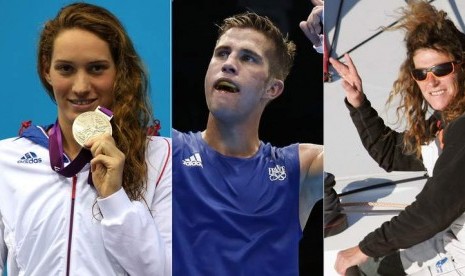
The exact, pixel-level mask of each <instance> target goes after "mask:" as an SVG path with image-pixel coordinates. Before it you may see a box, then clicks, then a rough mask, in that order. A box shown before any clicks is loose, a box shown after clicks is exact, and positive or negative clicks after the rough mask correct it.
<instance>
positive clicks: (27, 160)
mask: <svg viewBox="0 0 465 276" xmlns="http://www.w3.org/2000/svg"><path fill="white" fill-rule="evenodd" d="M21 163H24V164H35V163H42V158H39V157H37V154H35V153H34V152H32V151H30V152H28V153H26V154H24V155H23V157H21V159H19V160H18V164H21Z"/></svg>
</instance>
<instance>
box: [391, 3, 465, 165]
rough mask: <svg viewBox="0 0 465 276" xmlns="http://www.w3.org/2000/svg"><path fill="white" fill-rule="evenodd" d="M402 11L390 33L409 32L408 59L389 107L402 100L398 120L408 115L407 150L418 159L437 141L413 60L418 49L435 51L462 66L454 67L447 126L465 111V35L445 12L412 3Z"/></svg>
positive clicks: (446, 114) (446, 111)
mask: <svg viewBox="0 0 465 276" xmlns="http://www.w3.org/2000/svg"><path fill="white" fill-rule="evenodd" d="M399 11H400V12H401V14H402V16H401V17H400V19H399V21H398V24H396V25H395V26H393V27H391V29H404V30H405V31H406V33H405V38H404V41H405V44H406V48H407V57H406V59H405V61H404V62H403V64H402V65H401V67H400V70H399V75H398V78H397V80H396V81H395V82H394V84H393V87H392V90H391V93H390V95H389V99H388V103H391V102H392V101H393V99H394V98H395V97H396V96H400V99H401V102H400V105H399V106H398V108H397V115H398V117H399V118H400V116H401V115H400V114H403V115H405V117H406V124H407V125H406V131H405V135H404V141H403V143H404V150H405V152H406V153H410V154H416V156H418V157H419V156H420V155H421V145H423V144H425V143H427V142H429V141H430V140H431V139H432V138H433V137H434V136H432V135H431V134H432V129H433V127H434V126H433V125H428V123H427V119H428V118H427V114H428V110H429V105H428V103H427V102H426V100H425V99H424V98H423V96H422V93H421V91H420V88H419V87H418V85H417V83H416V82H415V80H414V79H413V77H412V76H411V70H412V69H413V68H415V66H414V63H413V56H414V55H415V53H416V51H417V50H419V49H432V50H435V51H438V52H441V53H444V54H447V55H449V56H450V58H451V59H452V60H454V61H457V62H459V64H460V65H455V66H456V68H455V74H456V80H457V81H456V84H455V85H456V88H457V94H456V95H455V98H454V99H453V100H452V101H451V102H450V103H449V105H448V106H447V108H446V110H443V112H442V120H444V122H446V123H448V122H450V121H451V120H453V119H455V118H457V117H458V116H460V115H461V114H462V113H463V112H464V111H465V97H464V93H465V89H464V88H465V85H464V79H465V73H464V63H463V59H464V56H463V51H464V49H465V35H464V34H463V33H462V32H460V31H459V30H458V29H457V28H456V27H455V25H454V23H453V22H452V21H451V20H450V19H449V18H448V16H447V13H446V12H444V11H442V10H437V9H436V8H435V7H434V6H432V5H431V4H429V3H427V2H426V1H422V0H415V1H409V3H408V5H407V6H406V7H403V8H401V9H400V10H399ZM433 134H434V133H433Z"/></svg>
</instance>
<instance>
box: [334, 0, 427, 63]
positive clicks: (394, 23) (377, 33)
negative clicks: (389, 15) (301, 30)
mask: <svg viewBox="0 0 465 276" xmlns="http://www.w3.org/2000/svg"><path fill="white" fill-rule="evenodd" d="M434 1H435V0H430V1H428V3H431V2H434ZM337 20H338V21H339V17H338V18H337ZM398 22H399V20H396V21H394V22H393V23H391V24H389V25H388V26H387V27H386V28H383V29H382V30H380V31H378V32H376V33H375V34H373V35H371V36H370V37H368V38H367V39H365V40H363V41H362V42H360V43H359V44H357V45H355V46H354V47H352V48H351V49H350V50H348V51H346V52H345V53H344V54H349V53H351V52H353V51H354V50H356V49H358V48H359V47H360V46H362V45H363V44H365V43H367V42H368V41H370V40H372V39H373V38H375V37H377V36H378V35H380V34H381V33H383V32H384V31H385V30H386V29H388V28H390V27H392V26H394V25H396V24H397V23H398ZM338 24H339V22H338ZM333 38H334V37H333ZM344 54H342V55H340V56H338V57H337V60H339V59H341V58H342V57H343V56H344Z"/></svg>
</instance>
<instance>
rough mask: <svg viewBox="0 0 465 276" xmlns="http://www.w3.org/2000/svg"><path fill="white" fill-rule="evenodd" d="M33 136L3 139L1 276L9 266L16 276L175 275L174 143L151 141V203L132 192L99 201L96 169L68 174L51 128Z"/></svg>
mask: <svg viewBox="0 0 465 276" xmlns="http://www.w3.org/2000/svg"><path fill="white" fill-rule="evenodd" d="M26 131H27V133H28V135H29V138H10V139H5V140H2V141H0V257H1V263H0V272H2V271H3V270H4V268H5V267H4V263H5V262H6V263H7V269H8V271H7V272H8V276H15V275H27V276H35V275H37V276H39V275H40V276H43V275H80V276H81V275H137V276H139V275H151V276H152V275H171V139H170V138H163V137H149V138H148V139H149V140H150V141H149V143H148V145H149V146H148V151H147V164H148V176H149V177H148V185H147V192H146V196H145V201H146V203H145V202H139V201H130V200H129V198H128V196H127V194H126V193H125V191H124V189H121V190H119V191H118V192H116V193H115V194H113V195H111V196H109V197H107V198H104V199H100V198H98V199H97V196H98V195H97V193H96V190H95V188H93V187H92V186H91V185H89V184H88V182H87V180H88V173H89V164H87V165H86V166H85V167H84V168H83V169H82V170H81V172H79V173H78V174H77V175H76V176H74V177H71V178H66V177H64V176H61V175H60V174H58V173H56V172H54V171H53V170H52V169H51V167H50V158H49V151H48V148H47V144H48V136H46V135H45V132H44V131H43V129H42V128H40V127H35V126H31V127H29V128H28V129H26ZM65 165H67V164H65ZM147 206H149V207H147ZM149 208H150V211H151V212H150V211H149ZM99 211H100V212H101V214H100V213H99ZM0 275H1V273H0Z"/></svg>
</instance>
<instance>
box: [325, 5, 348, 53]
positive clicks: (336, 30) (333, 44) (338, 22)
mask: <svg viewBox="0 0 465 276" xmlns="http://www.w3.org/2000/svg"><path fill="white" fill-rule="evenodd" d="M343 2H344V0H340V1H339V8H338V10H337V16H336V25H335V26H334V35H333V37H332V39H331V43H330V44H329V45H328V47H329V53H328V57H330V56H332V54H333V49H334V48H336V45H337V40H336V39H337V38H338V37H339V29H340V28H339V27H340V26H341V20H340V19H341V11H342V4H343ZM324 25H325V24H323V28H324ZM325 33H328V32H325Z"/></svg>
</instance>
